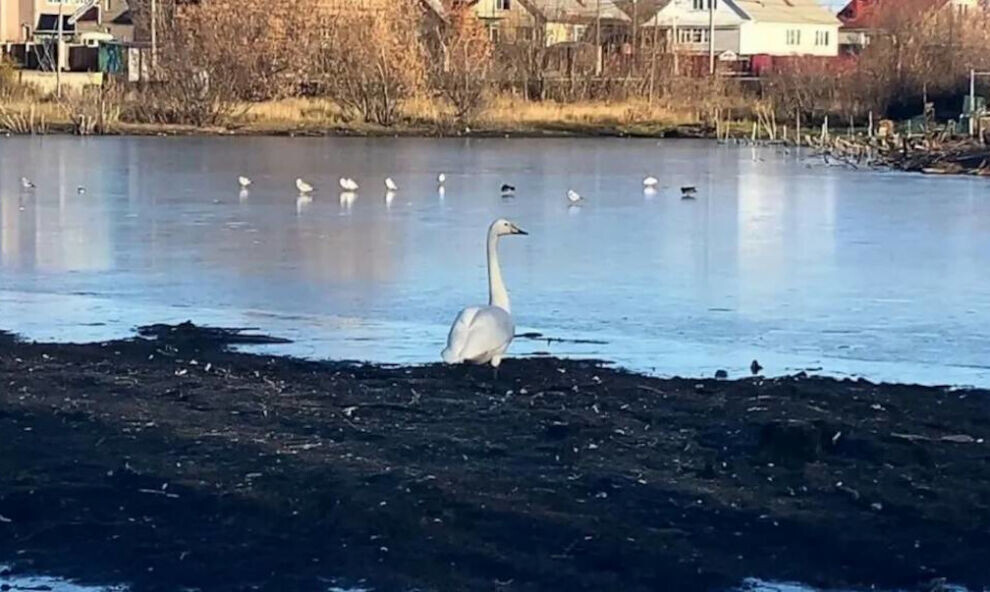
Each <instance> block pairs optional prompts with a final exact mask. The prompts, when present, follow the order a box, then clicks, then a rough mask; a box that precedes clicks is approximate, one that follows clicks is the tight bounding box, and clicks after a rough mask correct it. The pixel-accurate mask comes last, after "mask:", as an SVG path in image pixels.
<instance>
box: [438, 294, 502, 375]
mask: <svg viewBox="0 0 990 592" xmlns="http://www.w3.org/2000/svg"><path fill="white" fill-rule="evenodd" d="M515 329H516V328H515V324H514V323H513V322H512V317H511V316H509V313H508V312H506V311H505V310H503V309H501V308H499V307H497V306H486V307H483V308H479V307H471V308H465V309H464V310H462V311H461V314H459V315H457V319H456V320H455V321H454V325H453V326H452V327H451V328H450V334H449V335H448V336H447V348H446V349H444V350H443V353H442V356H443V361H444V362H447V363H448V364H457V363H460V362H465V361H477V362H486V361H488V359H490V356H491V354H492V353H493V352H497V351H498V350H500V349H503V348H505V347H507V346H508V345H509V342H511V341H512V337H513V336H514V335H515ZM486 358H488V359H486Z"/></svg>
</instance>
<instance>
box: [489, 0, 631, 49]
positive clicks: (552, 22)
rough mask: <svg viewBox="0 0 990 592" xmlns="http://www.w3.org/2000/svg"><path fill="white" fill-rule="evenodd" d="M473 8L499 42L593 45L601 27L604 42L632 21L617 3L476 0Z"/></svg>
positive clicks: (597, 0)
mask: <svg viewBox="0 0 990 592" xmlns="http://www.w3.org/2000/svg"><path fill="white" fill-rule="evenodd" d="M470 5H471V7H472V8H473V10H474V13H475V15H477V17H478V18H479V19H481V21H482V22H483V23H485V26H486V27H487V28H488V31H489V36H490V38H491V39H492V41H495V42H497V43H520V42H533V41H539V42H540V44H541V45H543V46H546V47H550V46H554V45H560V44H564V43H578V42H592V41H594V40H595V37H596V32H597V31H599V27H600V31H602V32H605V33H604V34H600V35H599V38H600V39H602V40H603V42H604V39H605V38H606V37H607V35H608V33H607V32H608V31H611V30H615V29H616V28H617V27H622V28H625V27H627V26H628V23H629V22H630V18H629V15H628V14H626V13H625V12H624V11H622V10H620V9H619V7H618V5H617V3H616V0H473V1H471V4H470Z"/></svg>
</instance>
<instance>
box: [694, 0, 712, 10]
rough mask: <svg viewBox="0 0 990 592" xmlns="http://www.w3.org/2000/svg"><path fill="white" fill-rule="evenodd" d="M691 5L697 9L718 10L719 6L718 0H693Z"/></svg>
mask: <svg viewBox="0 0 990 592" xmlns="http://www.w3.org/2000/svg"><path fill="white" fill-rule="evenodd" d="M691 6H692V7H693V8H694V9H695V10H708V9H709V8H711V9H712V10H716V9H717V8H718V0H691Z"/></svg>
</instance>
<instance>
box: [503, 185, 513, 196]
mask: <svg viewBox="0 0 990 592" xmlns="http://www.w3.org/2000/svg"><path fill="white" fill-rule="evenodd" d="M515 193H516V188H515V187H514V186H512V185H509V184H508V183H502V195H514V194H515Z"/></svg>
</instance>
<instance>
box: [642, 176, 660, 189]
mask: <svg viewBox="0 0 990 592" xmlns="http://www.w3.org/2000/svg"><path fill="white" fill-rule="evenodd" d="M658 183H660V180H659V179H657V178H656V177H647V178H645V179H643V187H648V188H651V187H656V186H657V184H658Z"/></svg>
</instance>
